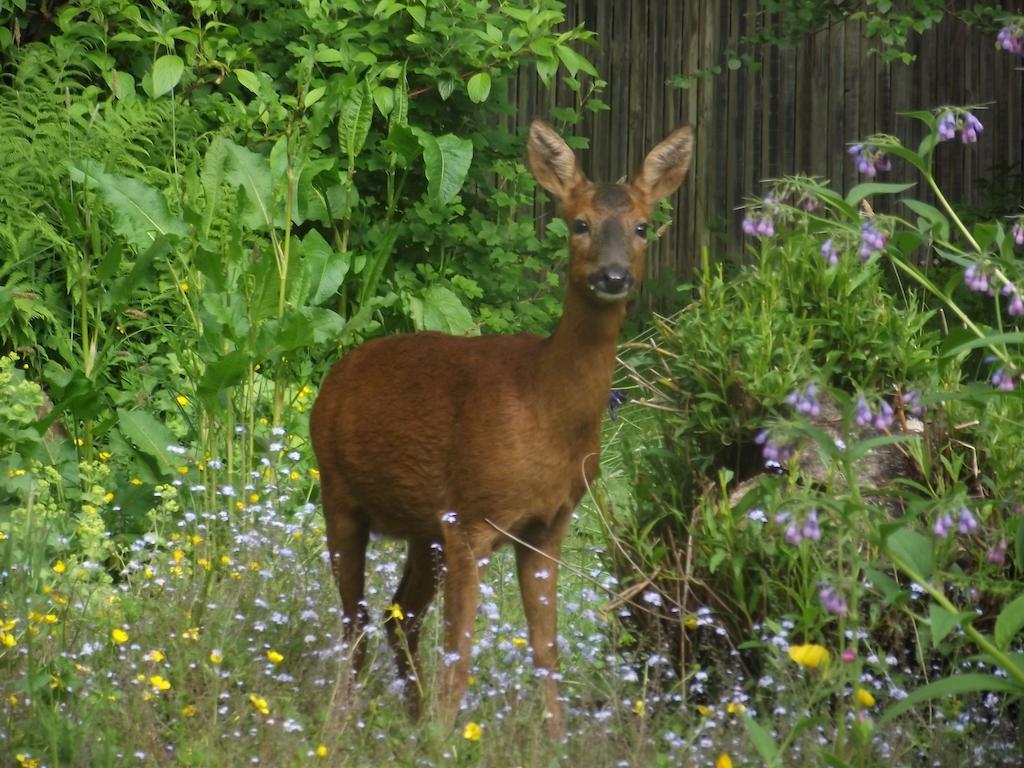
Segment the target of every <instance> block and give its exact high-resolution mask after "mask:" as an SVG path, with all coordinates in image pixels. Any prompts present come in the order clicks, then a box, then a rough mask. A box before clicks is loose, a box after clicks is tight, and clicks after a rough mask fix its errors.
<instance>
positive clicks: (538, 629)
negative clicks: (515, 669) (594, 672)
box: [516, 527, 565, 739]
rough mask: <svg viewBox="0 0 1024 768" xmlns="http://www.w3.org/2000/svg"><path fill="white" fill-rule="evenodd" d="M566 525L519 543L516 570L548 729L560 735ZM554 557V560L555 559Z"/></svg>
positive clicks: (553, 734)
mask: <svg viewBox="0 0 1024 768" xmlns="http://www.w3.org/2000/svg"><path fill="white" fill-rule="evenodd" d="M563 533H564V528H561V527H560V529H559V530H554V531H549V532H545V534H544V535H542V536H540V537H533V540H532V541H531V542H528V543H529V544H531V545H532V547H531V546H526V545H524V544H516V570H517V572H518V576H519V591H520V593H521V594H522V598H523V611H524V613H525V614H526V624H527V628H528V630H529V637H530V648H531V649H532V650H533V663H534V666H536V668H537V670H538V673H539V674H540V676H541V677H542V679H543V685H544V697H545V703H546V708H547V712H546V716H547V730H548V735H549V736H551V737H552V738H556V739H557V738H560V737H561V735H562V733H563V731H564V728H565V725H564V721H563V718H562V705H561V703H560V702H559V700H558V680H559V677H560V676H559V672H558V637H557V631H558V603H557V601H558V563H557V558H558V556H559V553H560V552H561V548H562V535H563ZM552 558H555V559H552Z"/></svg>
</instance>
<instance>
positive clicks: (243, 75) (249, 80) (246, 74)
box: [234, 69, 260, 95]
mask: <svg viewBox="0 0 1024 768" xmlns="http://www.w3.org/2000/svg"><path fill="white" fill-rule="evenodd" d="M234 72H235V77H237V78H238V82H239V83H241V84H242V86H243V87H244V88H246V89H247V90H250V91H252V92H253V93H255V94H257V95H259V92H260V79H259V78H258V77H256V75H255V74H254V73H253V72H250V71H249V70H248V69H236V70H234Z"/></svg>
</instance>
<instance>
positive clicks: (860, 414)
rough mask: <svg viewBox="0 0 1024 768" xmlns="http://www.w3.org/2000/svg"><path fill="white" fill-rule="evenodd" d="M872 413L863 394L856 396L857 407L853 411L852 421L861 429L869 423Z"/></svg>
mask: <svg viewBox="0 0 1024 768" xmlns="http://www.w3.org/2000/svg"><path fill="white" fill-rule="evenodd" d="M873 417H874V414H872V413H871V406H869V405H868V401H867V400H865V399H864V397H863V396H861V397H858V398H857V408H856V410H855V411H854V413H853V421H854V423H855V424H856V425H857V426H858V427H861V428H862V429H863V428H864V427H867V426H870V425H871V420H872V418H873Z"/></svg>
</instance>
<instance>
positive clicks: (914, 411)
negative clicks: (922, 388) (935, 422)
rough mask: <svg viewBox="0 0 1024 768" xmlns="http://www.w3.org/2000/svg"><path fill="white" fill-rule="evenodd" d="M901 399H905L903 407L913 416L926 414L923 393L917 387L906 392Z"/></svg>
mask: <svg viewBox="0 0 1024 768" xmlns="http://www.w3.org/2000/svg"><path fill="white" fill-rule="evenodd" d="M900 400H902V401H903V408H904V409H905V410H906V412H907V413H909V414H910V415H911V416H917V417H918V418H920V417H922V416H924V406H923V405H922V404H921V395H920V393H919V392H918V391H917V390H916V389H912V390H910V391H909V392H905V393H904V394H903V395H901V396H900Z"/></svg>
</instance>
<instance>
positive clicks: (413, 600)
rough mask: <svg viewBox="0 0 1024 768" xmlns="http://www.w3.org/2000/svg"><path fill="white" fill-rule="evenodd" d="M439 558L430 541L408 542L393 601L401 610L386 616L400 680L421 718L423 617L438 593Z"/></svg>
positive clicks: (411, 705)
mask: <svg viewBox="0 0 1024 768" xmlns="http://www.w3.org/2000/svg"><path fill="white" fill-rule="evenodd" d="M440 556H441V553H440V551H439V550H438V548H436V546H435V545H434V543H433V542H431V541H429V540H426V539H413V540H410V541H409V552H408V555H407V556H406V561H405V571H404V572H403V573H402V581H401V583H400V584H399V585H398V591H397V592H395V598H394V604H395V605H397V606H398V610H397V611H395V610H394V609H391V610H389V611H388V613H387V614H386V615H385V627H386V628H387V632H388V642H389V643H390V644H391V649H392V650H393V651H394V653H395V661H396V662H397V664H398V674H399V677H401V679H403V680H404V681H405V685H406V695H407V697H408V702H409V709H410V712H411V714H412V715H413V717H418V716H419V715H420V708H421V704H422V698H423V689H422V675H421V669H420V659H419V642H420V629H421V628H422V626H423V614H424V613H425V612H426V610H427V608H428V607H429V606H430V602H431V601H432V600H433V599H434V595H435V594H436V593H437V580H438V578H439V575H440V574H439V560H440ZM399 616H400V617H401V618H399Z"/></svg>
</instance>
